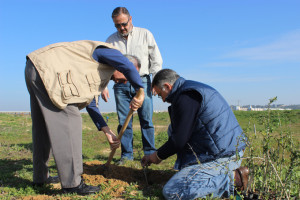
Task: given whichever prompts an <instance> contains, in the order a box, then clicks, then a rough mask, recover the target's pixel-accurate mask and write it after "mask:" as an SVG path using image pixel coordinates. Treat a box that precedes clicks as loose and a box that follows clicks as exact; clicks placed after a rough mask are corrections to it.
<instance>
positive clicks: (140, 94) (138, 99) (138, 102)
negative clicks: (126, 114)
mask: <svg viewBox="0 0 300 200" xmlns="http://www.w3.org/2000/svg"><path fill="white" fill-rule="evenodd" d="M144 99H145V93H144V89H143V88H140V89H139V90H138V91H137V94H136V95H135V96H134V97H133V99H132V100H131V102H130V106H129V107H130V108H131V109H132V110H133V111H136V110H137V109H139V108H140V107H141V106H142V105H143V102H144Z"/></svg>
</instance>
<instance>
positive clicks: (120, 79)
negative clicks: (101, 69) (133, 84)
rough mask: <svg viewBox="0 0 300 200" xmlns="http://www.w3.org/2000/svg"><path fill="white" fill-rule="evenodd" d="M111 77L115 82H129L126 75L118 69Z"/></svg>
mask: <svg viewBox="0 0 300 200" xmlns="http://www.w3.org/2000/svg"><path fill="white" fill-rule="evenodd" d="M111 78H112V80H113V81H114V82H115V83H124V84H125V83H127V79H126V77H125V76H124V74H122V73H121V72H119V71H118V70H115V72H114V74H113V76H112V77H111Z"/></svg>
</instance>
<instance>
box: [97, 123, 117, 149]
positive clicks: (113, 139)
mask: <svg viewBox="0 0 300 200" xmlns="http://www.w3.org/2000/svg"><path fill="white" fill-rule="evenodd" d="M101 130H102V131H103V132H104V133H105V135H106V137H107V140H108V142H109V145H110V149H111V150H113V149H117V148H119V147H120V144H121V142H120V140H119V139H118V138H117V136H116V135H115V134H114V133H113V132H112V130H110V128H109V127H108V126H105V127H102V129H101Z"/></svg>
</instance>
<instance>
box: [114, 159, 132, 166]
mask: <svg viewBox="0 0 300 200" xmlns="http://www.w3.org/2000/svg"><path fill="white" fill-rule="evenodd" d="M129 160H131V161H132V159H128V158H124V157H123V158H121V159H120V160H119V161H118V162H117V163H116V165H119V166H122V165H125V163H126V162H127V161H129Z"/></svg>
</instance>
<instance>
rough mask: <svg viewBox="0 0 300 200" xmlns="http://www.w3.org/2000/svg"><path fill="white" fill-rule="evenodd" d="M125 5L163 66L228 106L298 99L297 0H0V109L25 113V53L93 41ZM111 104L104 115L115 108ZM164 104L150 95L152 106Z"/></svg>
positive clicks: (103, 36) (104, 105)
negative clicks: (218, 96) (147, 35)
mask: <svg viewBox="0 0 300 200" xmlns="http://www.w3.org/2000/svg"><path fill="white" fill-rule="evenodd" d="M118 6H125V7H127V8H128V10H129V11H130V14H131V15H132V17H133V25H134V26H138V27H143V28H147V29H149V30H150V31H151V32H152V33H153V35H154V37H155V40H156V42H157V44H158V46H159V48H160V51H161V54H162V57H163V61H164V63H163V67H164V68H171V69H174V70H175V71H177V72H178V73H179V74H180V75H181V76H183V77H184V78H186V79H193V80H197V81H200V82H204V83H206V84H209V85H211V86H213V87H214V88H216V89H217V90H218V91H219V92H220V93H221V94H222V95H223V96H224V97H225V99H226V100H227V101H228V103H229V104H231V105H238V104H239V105H248V104H252V105H258V104H259V105H265V104H267V103H268V100H269V99H270V98H273V97H275V96H277V98H278V100H277V101H276V102H275V103H276V104H287V105H290V104H300V92H299V87H300V78H299V75H300V14H299V10H300V1H298V0H297V1H296V0H295V1H293V0H272V1H271V0H269V1H267V0H265V1H261V0H243V1H242V0H226V1H225V0H219V1H216V0H211V1H208V0H207V1H204V0H151V1H150V0H148V1H146V0H122V1H121V0H39V1H38V0H26V1H24V0H9V1H7V0H0V67H1V73H0V111H29V110H30V106H29V95H28V92H27V88H26V85H25V80H24V67H25V56H26V54H28V53H30V52H31V51H34V50H36V49H38V48H41V47H43V46H46V45H48V44H52V43H56V42H63V41H75V40H84V39H88V40H99V41H105V40H106V38H107V37H108V36H109V35H110V34H112V33H113V32H115V31H116V29H115V27H114V25H113V22H112V19H111V12H112V11H113V9H114V8H115V7H118ZM108 87H109V90H110V94H111V98H110V102H109V103H104V102H103V101H102V100H101V101H100V110H101V111H102V112H109V111H115V102H114V96H113V91H112V84H111V83H110V84H109V86H108ZM167 106H168V104H167V103H162V102H161V100H158V99H157V98H155V99H154V108H155V110H165V109H166V107H167Z"/></svg>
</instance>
